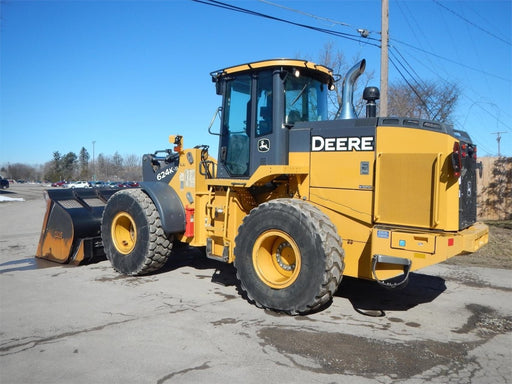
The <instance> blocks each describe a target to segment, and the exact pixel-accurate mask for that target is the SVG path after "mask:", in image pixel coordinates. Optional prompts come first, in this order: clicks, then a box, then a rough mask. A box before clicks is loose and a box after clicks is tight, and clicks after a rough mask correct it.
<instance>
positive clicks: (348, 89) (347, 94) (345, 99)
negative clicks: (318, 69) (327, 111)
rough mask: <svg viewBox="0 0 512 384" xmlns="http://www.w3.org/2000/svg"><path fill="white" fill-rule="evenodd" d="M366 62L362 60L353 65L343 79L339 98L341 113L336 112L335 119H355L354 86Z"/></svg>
mask: <svg viewBox="0 0 512 384" xmlns="http://www.w3.org/2000/svg"><path fill="white" fill-rule="evenodd" d="M365 67H366V60H365V59H363V60H361V61H360V62H359V63H357V64H356V65H354V66H353V67H352V68H350V70H349V71H348V72H347V74H346V75H345V79H343V88H342V96H341V106H340V108H341V112H340V110H338V113H337V114H336V115H337V116H336V118H338V117H339V118H340V119H356V118H357V114H356V110H355V108H354V84H355V82H356V80H357V78H358V77H359V76H360V75H361V74H362V73H363V72H364V69H365Z"/></svg>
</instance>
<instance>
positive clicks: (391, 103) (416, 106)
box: [319, 42, 460, 122]
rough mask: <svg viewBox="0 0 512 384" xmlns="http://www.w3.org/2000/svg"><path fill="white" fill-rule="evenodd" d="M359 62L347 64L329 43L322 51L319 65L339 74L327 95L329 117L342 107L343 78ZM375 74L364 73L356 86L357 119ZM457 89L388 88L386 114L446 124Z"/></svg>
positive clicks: (448, 85)
mask: <svg viewBox="0 0 512 384" xmlns="http://www.w3.org/2000/svg"><path fill="white" fill-rule="evenodd" d="M358 60H359V58H354V59H353V60H350V61H348V60H347V58H346V57H345V55H344V54H343V52H342V51H340V50H339V49H337V48H336V47H335V45H334V44H333V43H332V42H331V43H328V44H326V45H325V46H324V47H323V50H322V51H321V52H320V55H319V62H320V63H321V64H324V65H326V66H328V67H330V68H332V70H333V72H334V73H335V74H340V75H341V76H340V81H339V82H338V84H337V87H336V91H335V92H330V93H329V110H330V112H329V117H330V118H334V116H335V114H336V111H337V110H338V109H339V107H340V105H341V103H342V80H343V77H342V76H343V75H344V74H345V73H347V71H348V70H349V69H350V68H351V67H352V66H353V65H354V64H355V63H356V62H357V61H358ZM373 78H374V72H373V71H371V72H365V73H363V74H362V75H361V77H360V78H359V80H358V81H357V83H356V86H355V94H354V103H355V106H354V107H355V109H356V111H357V113H358V115H361V114H362V112H363V111H364V108H365V104H366V102H365V101H364V100H363V99H362V93H363V90H364V88H366V87H367V86H368V85H371V84H370V82H371V81H372V80H373ZM459 94H460V89H459V87H458V85H457V84H455V83H436V82H432V81H423V83H422V85H419V86H417V87H411V86H409V84H407V83H405V82H397V83H395V84H392V85H390V87H389V90H388V112H389V113H388V114H389V115H390V116H406V117H413V118H421V119H430V120H437V121H441V122H449V121H450V119H451V118H452V115H453V112H454V110H455V107H456V104H457V100H458V97H459Z"/></svg>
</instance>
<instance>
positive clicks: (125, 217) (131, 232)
mask: <svg viewBox="0 0 512 384" xmlns="http://www.w3.org/2000/svg"><path fill="white" fill-rule="evenodd" d="M112 239H113V241H114V246H115V247H116V249H117V251H118V252H119V253H122V254H124V255H127V254H129V253H130V252H131V251H133V249H134V248H135V244H136V243H137V227H136V226H135V222H134V221H133V218H132V216H131V215H130V214H128V213H126V212H119V213H118V214H117V215H116V216H115V217H114V220H112Z"/></svg>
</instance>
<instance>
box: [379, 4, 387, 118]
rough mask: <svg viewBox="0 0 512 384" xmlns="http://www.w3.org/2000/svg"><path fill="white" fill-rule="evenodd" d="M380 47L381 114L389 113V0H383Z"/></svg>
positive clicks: (384, 115)
mask: <svg viewBox="0 0 512 384" xmlns="http://www.w3.org/2000/svg"><path fill="white" fill-rule="evenodd" d="M381 15H382V17H381V47H380V113H379V114H380V116H383V117H386V116H387V115H388V41H389V0H382V8H381Z"/></svg>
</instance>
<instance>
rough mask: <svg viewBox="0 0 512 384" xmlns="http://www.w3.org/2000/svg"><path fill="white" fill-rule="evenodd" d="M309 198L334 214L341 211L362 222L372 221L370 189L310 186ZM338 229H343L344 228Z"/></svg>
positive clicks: (369, 222)
mask: <svg viewBox="0 0 512 384" xmlns="http://www.w3.org/2000/svg"><path fill="white" fill-rule="evenodd" d="M310 200H311V201H312V202H315V203H317V204H319V205H322V206H324V207H327V208H329V209H332V210H333V211H334V212H336V214H340V213H341V214H343V215H345V216H347V217H350V218H353V219H355V220H358V221H361V222H364V223H368V224H371V223H372V201H373V194H372V191H359V190H353V189H337V188H336V189H335V188H314V187H311V189H310ZM340 230H342V231H345V230H346V228H340ZM340 233H341V232H340ZM351 238H352V239H356V238H357V237H354V236H351Z"/></svg>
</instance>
